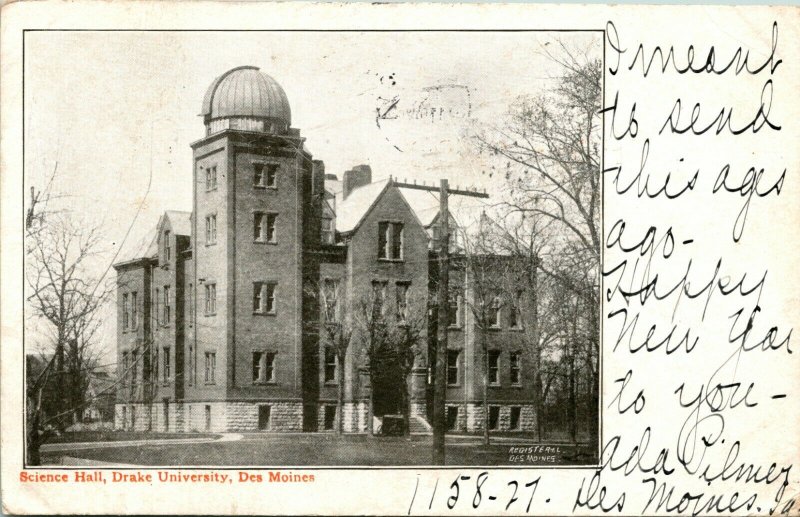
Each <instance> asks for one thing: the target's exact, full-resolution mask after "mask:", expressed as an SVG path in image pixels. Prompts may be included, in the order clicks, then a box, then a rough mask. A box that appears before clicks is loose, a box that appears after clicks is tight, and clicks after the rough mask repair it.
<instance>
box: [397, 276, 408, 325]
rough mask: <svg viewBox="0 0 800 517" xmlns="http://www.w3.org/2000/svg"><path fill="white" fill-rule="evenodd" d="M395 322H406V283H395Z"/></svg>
mask: <svg viewBox="0 0 800 517" xmlns="http://www.w3.org/2000/svg"><path fill="white" fill-rule="evenodd" d="M396 287H397V291H396V297H397V322H398V323H406V322H407V321H408V288H409V287H410V284H409V283H408V282H397V285H396Z"/></svg>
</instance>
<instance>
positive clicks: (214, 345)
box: [186, 66, 324, 431]
mask: <svg viewBox="0 0 800 517" xmlns="http://www.w3.org/2000/svg"><path fill="white" fill-rule="evenodd" d="M200 115H201V116H202V117H203V122H204V124H205V128H206V135H205V137H204V138H202V139H201V140H199V141H197V142H195V143H193V144H192V149H193V151H194V217H193V242H192V246H193V257H194V259H195V260H194V267H195V272H194V286H195V287H194V290H195V293H196V294H195V297H194V299H195V300H196V305H197V310H196V311H195V314H196V324H195V325H194V336H193V338H192V341H191V343H192V344H191V345H190V346H189V348H188V349H187V354H186V355H187V359H186V365H187V366H186V367H187V371H188V369H195V370H196V371H193V372H192V373H191V374H190V375H189V376H188V378H189V379H196V382H194V384H193V385H192V386H187V388H186V403H188V404H193V402H192V401H195V403H194V404H195V405H199V406H201V407H198V408H195V410H194V414H195V415H199V414H202V413H203V411H205V412H208V411H211V412H212V413H217V415H216V416H215V415H213V414H212V418H211V420H212V421H214V422H220V421H222V422H225V425H221V426H220V427H224V429H227V430H235V429H242V430H245V429H247V430H256V429H259V428H262V429H272V430H286V431H297V430H301V429H303V428H304V427H309V425H310V424H307V425H304V422H306V421H307V422H310V421H312V420H314V421H315V419H316V415H315V414H312V415H309V414H306V413H307V412H308V411H311V412H313V410H308V409H306V410H304V402H305V406H308V407H310V406H311V404H312V403H314V404H315V403H316V399H317V393H316V392H315V390H316V389H317V388H316V387H315V383H314V380H313V379H309V377H313V375H308V374H306V375H304V369H310V368H311V367H312V366H313V365H314V363H315V361H316V355H315V351H316V349H317V345H316V343H312V341H313V336H308V335H307V333H306V332H304V329H303V320H304V318H303V313H304V311H306V312H308V311H312V309H311V308H310V307H309V306H308V304H309V303H311V302H310V301H309V300H308V299H307V295H305V298H304V293H305V292H307V291H308V286H309V285H311V284H312V283H313V282H315V281H316V277H317V276H318V274H319V266H318V265H317V264H315V263H314V259H313V253H312V252H313V251H314V250H315V249H317V248H318V246H319V242H320V213H321V209H322V199H323V195H322V194H323V191H324V167H323V165H322V162H319V161H315V160H312V158H311V155H310V153H309V152H308V151H307V150H305V148H304V146H303V142H304V139H303V138H301V136H300V131H299V130H297V129H294V128H292V127H291V121H292V118H291V109H290V107H289V101H288V98H287V96H286V93H285V92H284V91H283V88H282V87H281V86H280V85H279V84H278V83H277V81H275V79H273V78H272V77H270V76H269V75H267V74H265V73H264V72H262V71H260V70H259V69H258V68H257V67H254V66H241V67H237V68H233V69H231V70H229V71H227V72H225V73H224V74H222V75H221V76H219V77H218V78H216V79H215V80H214V81H213V82H212V83H211V85H210V86H209V88H208V91H207V92H206V94H205V98H204V99H203V107H202V112H201V113H200ZM187 342H188V340H187ZM309 371H310V370H309ZM208 401H212V402H208ZM202 406H205V407H202ZM206 416H208V415H206Z"/></svg>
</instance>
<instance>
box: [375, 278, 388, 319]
mask: <svg viewBox="0 0 800 517" xmlns="http://www.w3.org/2000/svg"><path fill="white" fill-rule="evenodd" d="M385 305H386V282H380V281H378V280H373V281H372V317H373V318H375V319H379V318H382V317H383V316H384V312H383V311H384V306H385Z"/></svg>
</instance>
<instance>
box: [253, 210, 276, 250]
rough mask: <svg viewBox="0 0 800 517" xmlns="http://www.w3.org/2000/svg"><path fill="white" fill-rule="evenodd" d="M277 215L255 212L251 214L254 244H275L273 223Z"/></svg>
mask: <svg viewBox="0 0 800 517" xmlns="http://www.w3.org/2000/svg"><path fill="white" fill-rule="evenodd" d="M277 215H278V214H267V213H264V212H255V213H254V214H253V239H254V240H255V241H256V242H270V243H275V242H277V240H276V232H275V221H276V219H277Z"/></svg>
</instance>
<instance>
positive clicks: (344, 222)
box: [336, 180, 389, 233]
mask: <svg viewBox="0 0 800 517" xmlns="http://www.w3.org/2000/svg"><path fill="white" fill-rule="evenodd" d="M388 186H389V181H388V180H381V181H376V182H374V183H370V184H369V185H364V186H363V187H359V188H357V189H355V190H354V191H352V192H351V193H350V195H349V196H347V198H346V199H342V196H341V194H339V195H337V196H336V230H337V231H339V232H341V233H349V232H352V231H353V230H355V229H356V228H358V225H359V224H361V221H362V220H363V219H364V216H366V215H367V213H368V212H369V211H370V209H371V208H372V207H373V205H374V204H375V202H376V201H377V200H378V198H380V197H381V194H383V191H384V190H386V188H387V187H388Z"/></svg>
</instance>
